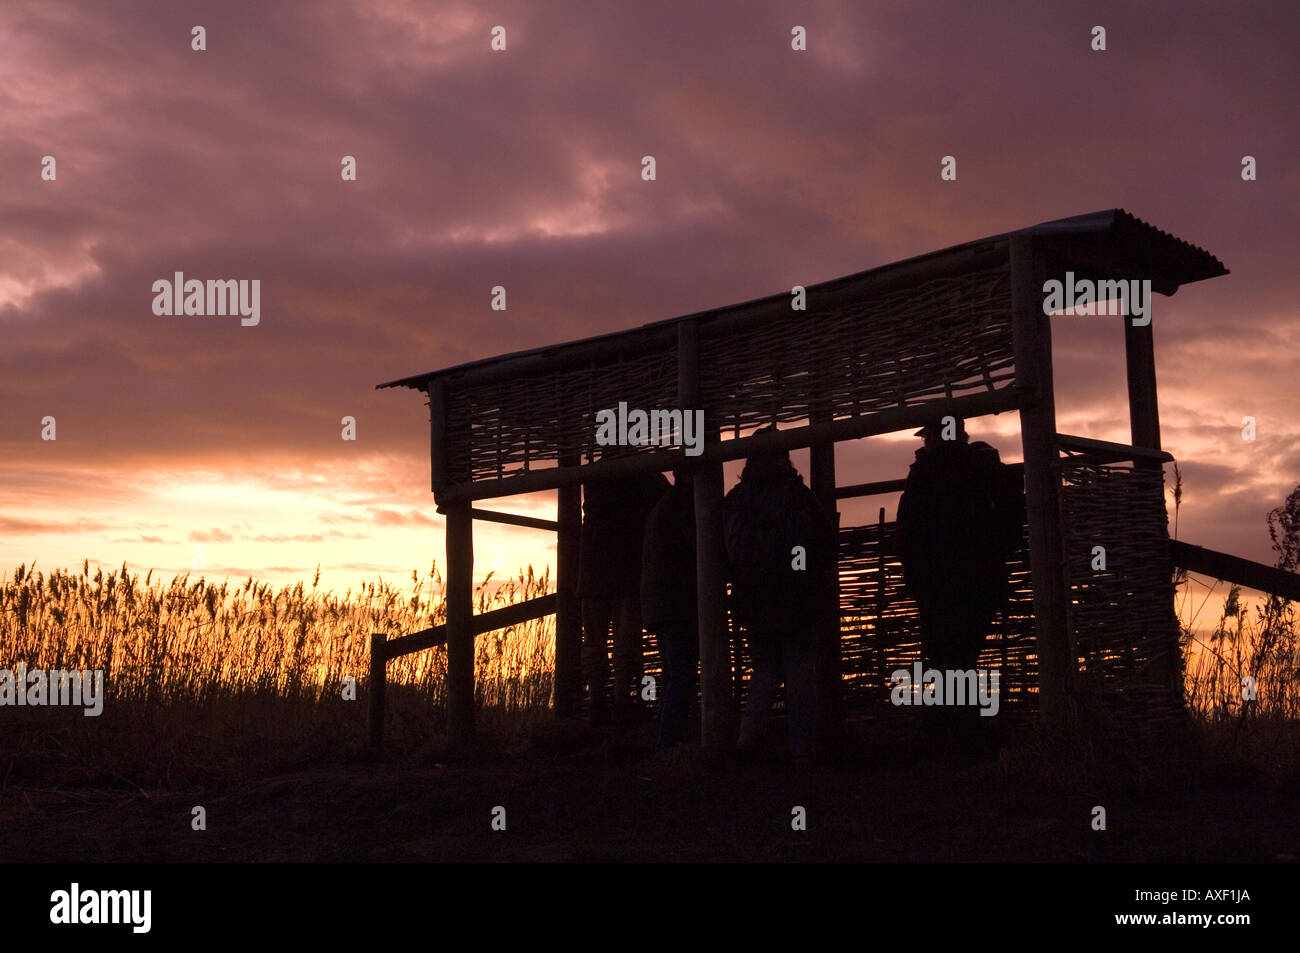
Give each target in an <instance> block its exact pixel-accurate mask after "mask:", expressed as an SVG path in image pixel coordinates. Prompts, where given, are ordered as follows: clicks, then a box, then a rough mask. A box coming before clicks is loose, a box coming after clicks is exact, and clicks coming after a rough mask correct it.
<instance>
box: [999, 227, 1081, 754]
mask: <svg viewBox="0 0 1300 953" xmlns="http://www.w3.org/2000/svg"><path fill="white" fill-rule="evenodd" d="M1045 272H1046V268H1045V265H1044V263H1043V259H1042V254H1041V251H1040V250H1039V249H1038V248H1036V247H1035V243H1034V241H1033V239H1032V238H1030V237H1029V236H1027V235H1013V236H1011V310H1012V330H1013V335H1014V339H1015V360H1016V388H1017V389H1018V390H1020V391H1021V392H1022V396H1023V397H1024V398H1025V401H1024V403H1022V404H1021V407H1020V438H1021V441H1022V445H1023V448H1024V453H1025V509H1026V515H1027V522H1028V530H1029V564H1030V571H1031V574H1032V579H1033V585H1034V624H1035V631H1036V635H1037V644H1036V652H1037V655H1038V685H1039V696H1038V697H1039V706H1040V712H1039V714H1040V717H1041V718H1042V722H1043V725H1044V727H1045V728H1047V729H1048V731H1049V732H1050V733H1053V734H1055V733H1057V732H1059V731H1061V730H1063V729H1065V728H1066V727H1067V726H1068V725H1069V724H1070V720H1071V716H1070V708H1069V685H1070V681H1071V671H1072V669H1073V667H1074V653H1073V650H1072V648H1071V646H1070V632H1069V628H1068V626H1067V622H1066V612H1065V609H1066V606H1065V603H1066V582H1065V562H1064V552H1063V549H1062V539H1061V524H1060V476H1059V474H1058V472H1057V471H1056V470H1055V469H1054V468H1053V467H1052V464H1053V462H1055V460H1056V457H1057V449H1056V403H1055V399H1054V396H1053V387H1052V329H1051V323H1050V319H1049V318H1048V316H1047V315H1046V314H1044V313H1043V291H1042V288H1043V281H1044V275H1045Z"/></svg>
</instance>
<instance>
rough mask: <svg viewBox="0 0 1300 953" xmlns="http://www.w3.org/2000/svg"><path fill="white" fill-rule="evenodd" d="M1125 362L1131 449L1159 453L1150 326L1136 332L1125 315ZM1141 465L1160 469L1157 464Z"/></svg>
mask: <svg viewBox="0 0 1300 953" xmlns="http://www.w3.org/2000/svg"><path fill="white" fill-rule="evenodd" d="M1148 317H1149V315H1148ZM1124 360H1125V364H1126V366H1127V371H1128V413H1129V432H1130V433H1131V434H1132V440H1133V446H1135V447H1148V448H1150V449H1152V450H1159V449H1160V407H1159V405H1158V403H1157V402H1156V352H1155V342H1154V339H1153V337H1152V334H1151V325H1150V324H1147V325H1146V326H1145V327H1136V328H1135V327H1134V326H1133V319H1132V318H1130V317H1128V316H1127V315H1126V316H1125V317H1124ZM1140 462H1142V463H1147V464H1150V463H1155V465H1156V466H1157V467H1159V466H1160V464H1159V463H1158V462H1156V461H1140Z"/></svg>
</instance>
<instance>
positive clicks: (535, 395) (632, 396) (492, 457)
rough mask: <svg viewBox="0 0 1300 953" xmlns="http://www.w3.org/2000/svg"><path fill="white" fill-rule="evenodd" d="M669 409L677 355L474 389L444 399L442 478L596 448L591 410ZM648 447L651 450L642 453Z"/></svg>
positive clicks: (515, 469)
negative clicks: (445, 427) (445, 429)
mask: <svg viewBox="0 0 1300 953" xmlns="http://www.w3.org/2000/svg"><path fill="white" fill-rule="evenodd" d="M619 401H626V402H627V405H628V407H629V408H630V409H632V408H639V409H642V410H652V409H658V408H671V407H673V406H675V405H676V401H677V351H676V348H675V347H674V348H660V349H658V350H653V351H647V352H645V353H642V354H639V355H637V356H635V357H628V358H625V359H623V360H618V361H610V362H608V363H601V364H596V365H591V366H587V367H580V368H575V369H570V370H564V371H554V372H551V373H548V374H539V375H533V376H529V377H518V378H512V379H510V380H505V381H499V382H494V383H487V384H477V385H474V386H472V387H455V386H453V387H451V388H450V389H449V392H448V395H447V421H448V433H447V456H448V479H449V482H451V483H452V484H457V483H468V482H470V481H471V480H472V481H474V482H478V481H485V480H499V479H501V478H502V477H507V476H513V475H516V474H520V473H526V472H528V471H530V470H537V469H544V468H547V467H554V466H557V465H558V463H559V458H560V456H561V455H564V454H568V453H590V452H591V450H592V449H593V448H594V447H595V443H596V440H595V435H596V412H597V411H599V410H603V409H606V408H617V406H618V404H619ZM642 449H644V450H654V449H657V448H655V447H647V448H642Z"/></svg>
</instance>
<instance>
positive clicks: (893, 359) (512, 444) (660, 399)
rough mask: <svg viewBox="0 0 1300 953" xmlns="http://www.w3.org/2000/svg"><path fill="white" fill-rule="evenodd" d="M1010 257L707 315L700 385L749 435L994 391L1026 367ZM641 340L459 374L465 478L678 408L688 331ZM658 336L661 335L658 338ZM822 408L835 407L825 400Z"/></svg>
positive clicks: (456, 468)
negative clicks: (613, 413) (829, 300)
mask: <svg viewBox="0 0 1300 953" xmlns="http://www.w3.org/2000/svg"><path fill="white" fill-rule="evenodd" d="M1010 296H1011V291H1010V277H1009V270H1008V267H1007V266H1005V265H1003V266H999V267H997V268H992V269H986V270H982V271H977V272H971V273H968V274H965V275H960V276H957V277H950V278H938V279H933V280H930V281H926V282H920V283H917V284H916V285H914V286H912V287H909V288H905V289H902V290H898V291H893V292H889V293H887V294H881V295H878V296H874V297H871V298H870V299H866V300H861V301H857V302H854V303H852V304H850V305H846V306H843V307H840V308H838V309H834V310H829V311H828V310H825V309H823V310H820V311H819V310H817V308H816V302H815V301H811V302H810V310H809V311H808V312H806V313H805V312H791V313H789V314H779V313H778V314H775V315H770V316H766V317H762V316H756V317H755V319H754V320H753V321H752V322H749V323H747V324H745V325H744V326H743V327H742V328H739V329H738V328H737V327H736V325H735V324H734V323H733V324H729V325H728V324H719V325H714V324H712V323H710V322H707V321H706V322H705V323H704V324H703V325H702V327H701V334H700V391H701V399H702V403H703V405H704V406H703V409H704V411H705V414H706V422H707V424H708V425H709V426H710V427H719V428H721V429H722V430H723V432H724V433H725V432H726V431H727V430H731V431H732V432H733V433H734V434H736V435H740V434H742V433H747V432H749V431H751V430H753V429H754V428H756V427H757V426H760V425H762V424H766V423H772V422H781V423H785V424H790V423H795V422H802V421H807V420H808V418H809V413H810V409H811V408H812V407H813V406H814V405H816V406H817V407H818V408H819V413H822V414H828V415H830V416H833V417H835V418H845V417H852V416H859V415H867V414H871V413H875V412H877V411H880V410H885V409H888V408H892V407H899V406H907V405H912V404H918V403H922V402H924V401H927V400H934V399H936V398H943V397H948V396H960V395H962V394H967V393H973V392H976V391H980V390H991V389H993V388H994V387H996V386H998V385H1000V384H1006V383H1009V382H1010V381H1011V379H1012V378H1013V376H1014V368H1013V358H1012V339H1011V323H1010V322H1011V297H1010ZM645 342H646V343H645V346H644V347H643V348H641V349H640V350H638V349H637V348H636V347H634V346H633V344H634V343H635V339H634V338H633V339H629V346H628V348H627V349H625V352H624V356H623V357H621V358H609V359H605V360H602V361H599V362H595V363H592V364H591V365H588V366H583V367H577V368H572V367H570V368H568V369H564V370H552V371H544V372H539V373H534V374H531V375H528V376H521V377H516V378H512V379H508V380H503V381H495V382H487V383H484V382H480V383H476V384H469V385H460V384H457V383H456V382H455V380H454V379H453V380H449V381H448V382H447V425H448V429H447V459H448V478H449V482H450V483H452V484H461V483H466V482H470V481H473V482H480V481H491V480H498V479H501V478H503V477H508V476H513V475H516V474H520V473H524V472H527V471H529V470H535V469H544V468H547V467H554V466H557V465H558V461H559V458H560V456H561V455H562V454H568V453H586V452H590V450H592V449H593V447H594V444H595V429H596V425H595V415H596V413H597V411H600V410H602V409H605V408H613V407H616V406H617V405H618V403H619V402H620V401H626V402H627V405H628V407H629V408H640V409H643V410H651V409H656V408H670V407H674V406H676V399H677V374H678V365H677V351H676V342H675V341H673V340H669V341H668V342H667V343H665V336H664V335H663V334H659V335H649V334H647V335H645ZM654 342H658V343H654ZM821 408H825V410H822V409H821Z"/></svg>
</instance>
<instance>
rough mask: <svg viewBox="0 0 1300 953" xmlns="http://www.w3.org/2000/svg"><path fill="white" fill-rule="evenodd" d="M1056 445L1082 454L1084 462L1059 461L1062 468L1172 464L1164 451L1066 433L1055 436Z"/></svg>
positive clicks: (1170, 458) (1170, 455)
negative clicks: (1129, 462) (1127, 462)
mask: <svg viewBox="0 0 1300 953" xmlns="http://www.w3.org/2000/svg"><path fill="white" fill-rule="evenodd" d="M1056 445H1057V446H1058V447H1060V448H1062V449H1063V450H1072V451H1074V452H1076V453H1082V454H1084V455H1085V457H1086V458H1087V459H1086V460H1084V461H1076V460H1061V461H1058V462H1059V463H1061V464H1062V465H1064V466H1069V465H1070V464H1073V463H1082V462H1086V463H1093V462H1096V463H1119V462H1122V461H1124V460H1153V461H1155V462H1157V463H1173V461H1174V457H1173V454H1171V453H1168V452H1167V451H1164V450H1152V449H1151V448H1150V447H1131V446H1129V445H1128V444H1126V443H1111V442H1110V441H1109V440H1093V439H1092V438H1091V437H1075V436H1073V435H1072V434H1068V433H1058V434H1057V435H1056Z"/></svg>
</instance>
